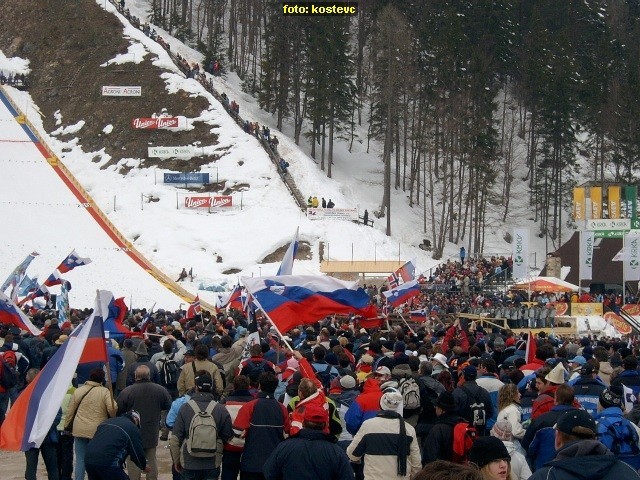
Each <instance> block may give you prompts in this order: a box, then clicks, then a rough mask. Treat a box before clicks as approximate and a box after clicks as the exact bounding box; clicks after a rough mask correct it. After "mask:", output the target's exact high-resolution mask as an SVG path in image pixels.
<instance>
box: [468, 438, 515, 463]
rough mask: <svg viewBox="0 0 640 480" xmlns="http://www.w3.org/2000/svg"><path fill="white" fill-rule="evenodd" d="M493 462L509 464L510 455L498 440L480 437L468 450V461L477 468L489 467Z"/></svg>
mask: <svg viewBox="0 0 640 480" xmlns="http://www.w3.org/2000/svg"><path fill="white" fill-rule="evenodd" d="M495 460H506V461H507V462H511V455H509V452H508V451H507V447H505V446H504V443H502V440H500V439H499V438H496V437H480V438H478V439H477V440H476V441H475V442H474V443H473V446H472V447H471V449H470V450H469V461H470V462H472V463H475V464H476V465H477V466H478V468H482V467H484V466H485V465H489V464H490V463H491V462H493V461H495Z"/></svg>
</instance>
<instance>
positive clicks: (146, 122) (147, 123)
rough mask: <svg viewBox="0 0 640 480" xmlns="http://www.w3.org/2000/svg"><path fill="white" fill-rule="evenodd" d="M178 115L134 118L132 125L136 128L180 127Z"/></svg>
mask: <svg viewBox="0 0 640 480" xmlns="http://www.w3.org/2000/svg"><path fill="white" fill-rule="evenodd" d="M179 123H180V121H179V119H178V117H158V118H134V119H133V120H131V126H132V127H133V128H134V129H136V130H154V129H157V128H178V125H179Z"/></svg>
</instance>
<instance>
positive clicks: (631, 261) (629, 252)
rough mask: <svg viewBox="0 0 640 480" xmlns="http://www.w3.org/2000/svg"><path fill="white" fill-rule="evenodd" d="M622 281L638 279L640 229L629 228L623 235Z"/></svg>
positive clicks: (639, 268) (639, 278)
mask: <svg viewBox="0 0 640 480" xmlns="http://www.w3.org/2000/svg"><path fill="white" fill-rule="evenodd" d="M623 249H624V261H623V265H624V270H623V271H624V273H623V277H624V281H625V282H635V281H638V280H640V230H631V231H629V232H627V233H626V234H625V236H624V243H623Z"/></svg>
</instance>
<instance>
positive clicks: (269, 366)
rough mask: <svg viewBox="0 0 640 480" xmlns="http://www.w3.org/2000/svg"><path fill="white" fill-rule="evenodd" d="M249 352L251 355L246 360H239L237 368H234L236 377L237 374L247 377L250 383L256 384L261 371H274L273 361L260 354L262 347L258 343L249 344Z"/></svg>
mask: <svg viewBox="0 0 640 480" xmlns="http://www.w3.org/2000/svg"><path fill="white" fill-rule="evenodd" d="M249 354H250V355H251V356H250V357H249V358H247V359H246V360H243V361H242V362H240V365H238V368H237V369H236V375H235V376H236V377H237V376H238V375H244V376H246V377H249V380H250V381H251V385H252V386H257V385H258V377H259V376H260V374H261V373H262V372H272V373H276V370H275V367H274V365H273V363H271V362H270V361H268V360H265V359H264V357H263V356H262V347H261V346H260V344H257V343H256V344H253V345H251V347H250V349H249Z"/></svg>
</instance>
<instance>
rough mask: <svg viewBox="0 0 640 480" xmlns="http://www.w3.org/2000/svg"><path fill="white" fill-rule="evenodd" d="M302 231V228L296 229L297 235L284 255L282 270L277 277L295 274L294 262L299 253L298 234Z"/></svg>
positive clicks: (279, 270)
mask: <svg viewBox="0 0 640 480" xmlns="http://www.w3.org/2000/svg"><path fill="white" fill-rule="evenodd" d="M299 231H300V227H298V228H296V234H295V236H294V237H293V240H291V243H290V244H289V248H287V251H286V252H285V254H284V258H283V259H282V263H281V264H280V268H278V273H276V275H292V274H293V273H292V272H293V261H294V260H295V259H296V252H297V251H298V233H299Z"/></svg>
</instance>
